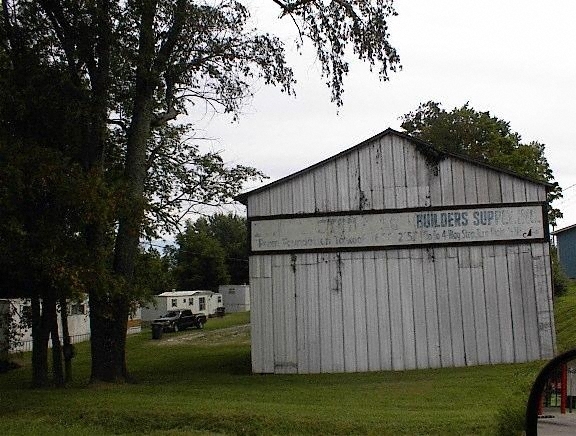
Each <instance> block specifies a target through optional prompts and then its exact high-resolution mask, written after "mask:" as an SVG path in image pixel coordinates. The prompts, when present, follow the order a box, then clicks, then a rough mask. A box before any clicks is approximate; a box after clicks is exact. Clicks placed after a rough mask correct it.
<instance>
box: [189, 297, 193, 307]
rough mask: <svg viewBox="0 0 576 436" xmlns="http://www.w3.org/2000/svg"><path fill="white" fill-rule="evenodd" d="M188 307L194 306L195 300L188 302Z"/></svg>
mask: <svg viewBox="0 0 576 436" xmlns="http://www.w3.org/2000/svg"><path fill="white" fill-rule="evenodd" d="M188 306H194V298H190V299H189V300H188Z"/></svg>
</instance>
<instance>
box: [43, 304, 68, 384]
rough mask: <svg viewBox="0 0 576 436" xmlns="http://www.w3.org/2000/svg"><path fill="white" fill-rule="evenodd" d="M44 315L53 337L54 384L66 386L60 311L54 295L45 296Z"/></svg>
mask: <svg viewBox="0 0 576 436" xmlns="http://www.w3.org/2000/svg"><path fill="white" fill-rule="evenodd" d="M43 303H44V304H43V306H44V307H43V308H42V312H43V315H44V316H46V319H47V324H48V329H49V332H50V336H51V338H52V377H53V381H54V385H56V386H57V387H63V386H64V368H63V366H62V345H61V344H60V335H59V333H58V313H57V310H56V299H55V298H53V297H48V298H44V300H43Z"/></svg>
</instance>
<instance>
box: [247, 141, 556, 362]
mask: <svg viewBox="0 0 576 436" xmlns="http://www.w3.org/2000/svg"><path fill="white" fill-rule="evenodd" d="M545 200H546V191H545V187H544V186H543V185H540V184H536V183H532V182H530V181H526V180H523V179H520V178H516V177H513V176H511V175H509V174H506V173H502V172H498V171H495V170H492V169H489V168H486V167H483V166H479V165H475V164H473V163H470V162H468V161H465V160H460V159H457V158H453V157H449V158H446V159H444V160H441V161H440V162H439V164H438V165H437V166H435V165H431V164H430V163H428V162H427V161H426V159H425V157H424V155H423V154H422V153H420V152H419V150H418V149H417V147H416V146H415V145H414V144H413V143H412V142H410V141H409V140H407V139H406V138H403V137H400V136H396V135H394V134H388V135H385V136H383V137H381V138H379V139H377V140H375V141H372V142H371V143H366V144H364V145H361V146H359V147H356V148H353V149H351V150H349V151H348V152H346V153H342V154H341V155H339V156H337V157H336V158H335V159H333V160H328V161H326V162H325V163H324V164H322V165H319V166H317V167H315V168H313V169H311V170H309V171H305V172H302V173H301V174H299V175H296V176H295V177H292V178H290V179H289V180H286V181H284V182H283V183H280V184H278V185H275V186H272V187H270V188H269V189H266V190H263V191H260V192H258V193H255V194H253V195H250V196H248V204H247V206H248V215H249V217H251V218H254V217H262V216H269V215H285V214H301V213H322V212H326V213H330V212H342V211H351V212H353V211H360V210H384V209H404V208H427V207H450V206H472V205H485V204H501V203H505V204H507V203H524V202H544V201H545ZM250 284H251V289H252V292H251V306H252V307H251V308H252V311H251V316H252V338H253V339H252V341H253V342H252V363H253V370H254V372H278V373H282V372H288V373H291V372H299V373H309V372H342V371H372V370H381V369H394V370H400V369H409V368H427V367H441V366H463V365H475V364H488V363H500V362H524V361H529V360H535V359H540V358H549V357H551V356H552V355H553V352H554V344H555V336H554V320H553V312H552V293H551V275H550V261H549V247H548V243H546V242H536V243H524V244H518V243H514V244H507V245H483V246H452V247H435V248H426V247H424V248H410V249H409V248H406V249H389V250H367V251H363V252H345V251H342V252H336V253H328V254H322V253H297V254H275V255H254V256H251V258H250Z"/></svg>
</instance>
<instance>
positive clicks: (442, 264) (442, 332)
mask: <svg viewBox="0 0 576 436" xmlns="http://www.w3.org/2000/svg"><path fill="white" fill-rule="evenodd" d="M434 266H435V269H434V272H435V275H436V289H437V294H436V298H437V301H438V333H439V336H440V364H441V365H442V366H443V367H450V366H453V365H454V363H453V362H454V359H453V355H452V335H451V325H450V298H449V296H448V274H447V269H446V248H444V247H441V248H436V249H434Z"/></svg>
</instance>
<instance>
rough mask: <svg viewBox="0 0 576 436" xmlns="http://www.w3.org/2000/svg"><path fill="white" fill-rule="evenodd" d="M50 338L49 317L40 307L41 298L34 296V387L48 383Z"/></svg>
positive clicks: (40, 386)
mask: <svg viewBox="0 0 576 436" xmlns="http://www.w3.org/2000/svg"><path fill="white" fill-rule="evenodd" d="M48 338H49V329H48V322H47V318H46V316H45V315H44V311H43V310H42V309H41V307H40V298H39V297H38V296H37V295H35V296H33V297H32V387H34V388H42V387H45V386H47V385H48Z"/></svg>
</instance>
